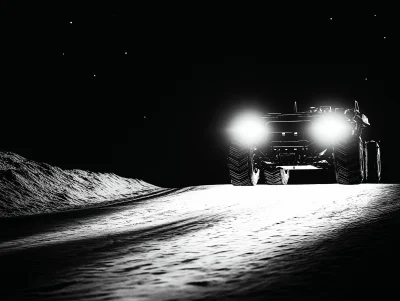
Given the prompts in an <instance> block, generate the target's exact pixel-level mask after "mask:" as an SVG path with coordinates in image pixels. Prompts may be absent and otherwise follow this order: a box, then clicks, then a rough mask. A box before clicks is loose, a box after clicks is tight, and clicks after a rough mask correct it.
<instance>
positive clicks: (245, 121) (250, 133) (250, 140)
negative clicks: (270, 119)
mask: <svg viewBox="0 0 400 301" xmlns="http://www.w3.org/2000/svg"><path fill="white" fill-rule="evenodd" d="M232 135H233V136H234V138H235V139H237V140H239V141H240V142H242V143H245V144H254V143H258V142H261V140H262V139H263V138H265V135H266V125H265V123H264V122H263V121H262V120H261V119H260V118H259V117H258V116H252V115H247V116H242V117H241V118H238V119H237V120H236V121H235V122H234V124H233V127H232Z"/></svg>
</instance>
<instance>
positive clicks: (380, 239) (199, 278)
mask: <svg viewBox="0 0 400 301" xmlns="http://www.w3.org/2000/svg"><path fill="white" fill-rule="evenodd" d="M399 192H400V186H399V185H395V184H377V185H372V184H363V185H354V186H344V185H337V184H325V185H292V186H290V185H289V186H267V185H261V186H256V187H233V186H231V185H215V186H201V187H189V188H186V189H181V190H169V191H167V192H164V193H163V194H160V195H158V196H153V197H149V198H142V199H136V200H133V201H132V202H126V203H123V204H115V205H110V206H104V207H101V208H92V209H87V210H81V211H72V212H64V213H56V214H47V215H43V216H28V217H24V218H11V219H7V220H5V221H4V222H3V221H2V223H1V224H0V231H1V232H0V233H1V234H0V235H1V242H0V267H1V273H2V275H3V277H4V276H6V277H4V278H3V279H2V281H1V283H0V298H1V300H21V299H24V298H25V299H27V300H47V299H51V300H118V299H125V300H202V299H210V300H224V299H226V300H327V299H329V300H343V299H356V298H357V297H358V298H359V299H364V298H366V297H372V298H374V299H377V298H380V299H381V298H383V299H387V298H388V296H390V294H391V293H397V292H396V289H397V273H398V270H399V268H400V259H398V257H399V255H398V254H400V244H399V242H400V235H398V233H399V231H400V211H399V209H400V208H399V207H400V204H399V198H400V194H399ZM390 273H392V274H390ZM391 275H393V276H391Z"/></svg>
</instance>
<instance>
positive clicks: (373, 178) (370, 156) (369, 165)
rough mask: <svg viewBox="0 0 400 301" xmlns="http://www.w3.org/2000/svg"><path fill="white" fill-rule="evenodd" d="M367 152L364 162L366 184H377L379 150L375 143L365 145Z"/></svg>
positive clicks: (379, 165) (378, 176) (378, 179)
mask: <svg viewBox="0 0 400 301" xmlns="http://www.w3.org/2000/svg"><path fill="white" fill-rule="evenodd" d="M365 144H366V145H365V149H366V152H367V156H366V157H367V161H366V182H367V183H379V182H380V181H381V172H382V171H381V148H380V146H379V143H378V142H376V141H373V140H371V141H368V142H367V143H365Z"/></svg>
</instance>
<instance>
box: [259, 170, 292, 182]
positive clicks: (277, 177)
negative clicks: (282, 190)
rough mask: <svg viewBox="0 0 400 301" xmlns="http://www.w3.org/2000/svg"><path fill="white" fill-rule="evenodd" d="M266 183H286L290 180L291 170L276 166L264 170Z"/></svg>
mask: <svg viewBox="0 0 400 301" xmlns="http://www.w3.org/2000/svg"><path fill="white" fill-rule="evenodd" d="M264 177H265V183H267V184H268V185H286V184H287V183H288V181H289V170H287V169H283V168H276V169H272V170H268V169H265V170H264Z"/></svg>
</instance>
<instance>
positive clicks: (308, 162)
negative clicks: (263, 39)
mask: <svg viewBox="0 0 400 301" xmlns="http://www.w3.org/2000/svg"><path fill="white" fill-rule="evenodd" d="M368 127H370V123H369V121H368V118H367V116H365V115H364V114H362V113H361V112H360V109H359V105H358V102H357V101H355V102H354V107H353V108H348V109H344V108H332V107H331V106H320V107H310V108H308V109H307V110H305V111H303V112H298V111H297V104H296V102H295V104H294V113H290V114H282V113H268V114H266V115H262V116H242V117H240V118H239V119H238V120H236V123H235V124H234V125H233V126H232V128H231V138H230V147H229V155H228V162H227V165H228V169H229V176H230V181H231V183H232V184H233V185H235V186H254V185H257V183H258V182H259V180H260V175H261V174H263V177H261V178H263V179H264V182H265V183H266V184H271V185H286V184H287V183H288V180H289V176H290V171H291V170H318V169H323V170H326V171H328V172H332V173H334V175H335V178H336V182H337V183H339V184H360V183H362V182H368V183H378V182H380V181H381V155H380V145H379V141H377V140H368V141H367V140H366V139H365V135H364V132H365V129H367V128H368ZM260 182H261V181H260Z"/></svg>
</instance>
